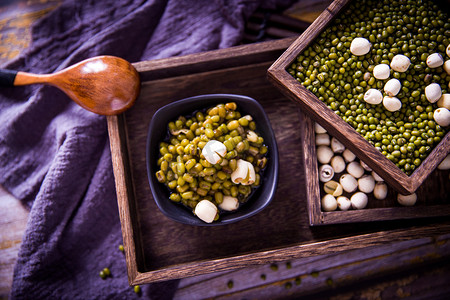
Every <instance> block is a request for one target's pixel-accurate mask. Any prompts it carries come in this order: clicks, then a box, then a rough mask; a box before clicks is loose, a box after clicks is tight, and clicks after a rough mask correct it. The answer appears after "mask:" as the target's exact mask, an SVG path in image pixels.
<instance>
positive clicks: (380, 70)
mask: <svg viewBox="0 0 450 300" xmlns="http://www.w3.org/2000/svg"><path fill="white" fill-rule="evenodd" d="M390 74H391V69H390V68H389V66H388V65H387V64H379V65H376V66H375V67H374V68H373V77H375V78H376V79H381V80H383V79H388V78H389V75H390Z"/></svg>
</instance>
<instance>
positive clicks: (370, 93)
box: [364, 89, 383, 105]
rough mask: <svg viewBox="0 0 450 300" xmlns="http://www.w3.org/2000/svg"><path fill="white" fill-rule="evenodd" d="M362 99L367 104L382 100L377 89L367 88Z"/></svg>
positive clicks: (381, 95) (377, 102) (378, 102)
mask: <svg viewBox="0 0 450 300" xmlns="http://www.w3.org/2000/svg"><path fill="white" fill-rule="evenodd" d="M364 101H366V102H367V103H369V104H374V105H376V104H380V103H381V101H383V94H381V92H380V91H379V90H377V89H368V90H367V92H365V93H364Z"/></svg>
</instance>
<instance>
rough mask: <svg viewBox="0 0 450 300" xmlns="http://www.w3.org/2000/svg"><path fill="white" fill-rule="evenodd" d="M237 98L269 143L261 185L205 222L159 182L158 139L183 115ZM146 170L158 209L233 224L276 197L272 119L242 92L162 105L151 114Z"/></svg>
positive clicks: (189, 219) (191, 219)
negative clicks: (229, 209) (234, 206)
mask: <svg viewBox="0 0 450 300" xmlns="http://www.w3.org/2000/svg"><path fill="white" fill-rule="evenodd" d="M226 102H236V104H237V106H238V111H240V112H241V113H242V115H246V114H250V115H251V116H252V117H253V119H254V120H255V122H256V126H257V128H256V131H257V132H258V133H259V134H260V135H261V136H262V137H263V138H264V143H265V144H266V145H267V147H268V150H269V151H268V156H267V157H268V162H267V166H266V168H265V170H264V174H263V176H262V178H261V185H260V186H259V187H258V188H257V189H256V190H255V192H254V193H253V194H252V195H251V196H250V198H249V199H248V200H247V202H246V203H245V204H243V205H241V206H240V207H239V209H238V210H237V211H234V212H229V213H228V212H227V213H224V214H221V216H220V218H219V220H218V221H215V222H212V223H205V222H203V221H202V220H200V219H199V218H197V217H196V216H195V215H194V214H193V212H192V210H191V209H189V208H187V207H184V206H183V205H182V204H180V203H174V202H172V201H171V200H169V195H170V193H169V190H168V188H167V187H166V186H165V185H164V184H162V183H160V182H158V180H157V179H156V176H155V173H156V172H157V171H158V166H157V160H158V158H159V143H160V142H162V141H163V140H164V139H165V138H166V137H167V135H168V132H167V124H168V123H169V122H170V121H173V120H175V119H177V118H178V117H179V116H180V115H183V116H186V115H191V114H192V113H193V112H195V111H198V110H204V109H206V108H209V107H212V106H214V105H216V104H219V103H226ZM146 156H147V174H148V180H149V183H150V188H151V191H152V194H153V199H154V200H155V202H156V204H157V205H158V207H159V209H160V210H161V211H162V212H163V213H164V215H166V216H167V217H169V218H170V219H172V220H175V221H177V222H180V223H183V224H189V225H198V226H218V225H224V224H230V223H233V222H237V221H240V220H243V219H246V218H248V217H250V216H253V215H255V214H257V213H258V212H260V211H261V210H262V209H264V208H265V207H266V206H267V205H268V204H269V203H270V201H271V200H272V199H273V197H274V194H275V189H276V185H277V181H278V149H277V144H276V140H275V135H274V133H273V130H272V127H271V125H270V122H269V119H268V117H267V115H266V113H265V112H264V110H263V108H262V106H261V105H260V104H259V103H258V102H257V101H256V100H254V99H252V98H250V97H246V96H241V95H230V94H211V95H200V96H195V97H190V98H186V99H183V100H179V101H176V102H172V103H170V104H168V105H166V106H164V107H162V108H160V109H159V110H158V111H157V112H156V113H155V114H154V115H153V117H152V120H151V122H150V126H149V130H148V135H147V155H146Z"/></svg>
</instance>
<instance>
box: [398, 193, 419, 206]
mask: <svg viewBox="0 0 450 300" xmlns="http://www.w3.org/2000/svg"><path fill="white" fill-rule="evenodd" d="M397 202H398V203H399V204H400V205H403V206H413V205H414V204H416V202H417V195H416V193H412V194H410V195H402V194H398V195H397Z"/></svg>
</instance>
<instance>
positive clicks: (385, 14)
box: [260, 0, 450, 175]
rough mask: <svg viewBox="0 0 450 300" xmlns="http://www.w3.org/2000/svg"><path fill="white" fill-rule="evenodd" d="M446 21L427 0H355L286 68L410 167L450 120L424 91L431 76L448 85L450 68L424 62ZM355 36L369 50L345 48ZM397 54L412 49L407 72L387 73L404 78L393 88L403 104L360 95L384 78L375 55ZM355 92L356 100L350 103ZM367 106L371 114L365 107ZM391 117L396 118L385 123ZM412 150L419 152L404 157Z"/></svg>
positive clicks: (442, 43)
mask: <svg viewBox="0 0 450 300" xmlns="http://www.w3.org/2000/svg"><path fill="white" fill-rule="evenodd" d="M355 11H358V13H357V14H355V13H354V12H355ZM449 29H450V22H449V19H448V16H447V15H446V13H445V12H444V11H442V10H440V9H439V7H438V6H437V5H436V4H435V3H433V1H430V0H425V1H415V0H406V1H402V2H400V1H392V0H380V1H378V0H362V1H352V2H351V3H349V5H348V6H347V8H346V9H345V10H343V12H342V13H341V14H340V15H338V16H337V18H336V19H335V20H334V21H333V22H332V23H331V24H330V25H329V26H328V27H327V28H325V29H324V30H323V32H322V33H321V34H319V36H318V37H317V38H316V40H314V41H313V42H312V43H311V44H310V46H308V47H307V48H306V49H305V50H304V51H303V52H302V53H300V54H299V55H298V57H297V59H296V60H295V61H294V62H293V63H292V65H291V66H289V67H288V69H287V71H288V72H289V73H290V74H291V75H292V76H294V77H295V78H296V79H297V80H298V81H299V82H300V83H301V84H302V85H303V86H304V87H305V88H307V89H308V90H310V91H311V92H313V93H314V94H315V95H316V96H317V97H318V98H319V100H321V101H323V102H325V103H326V104H327V106H328V107H329V108H330V109H331V110H333V111H334V112H335V113H336V114H337V115H339V116H341V117H342V118H343V119H344V121H346V122H347V123H348V124H350V125H351V126H352V127H353V128H354V129H355V130H356V131H357V132H359V133H360V134H362V135H363V136H364V138H366V140H368V141H369V143H371V144H372V145H374V146H375V147H377V149H379V150H380V151H382V153H383V154H384V155H386V156H387V157H388V158H389V159H391V160H392V161H394V162H395V163H396V164H397V166H399V167H400V168H401V169H402V170H403V171H404V172H405V173H406V174H407V175H410V174H411V173H412V172H413V171H414V170H415V169H416V168H417V167H418V166H419V164H420V163H421V162H422V161H423V160H424V158H425V157H426V156H427V155H428V154H429V153H430V152H431V151H432V150H433V148H434V147H435V146H436V145H437V144H438V143H439V142H440V141H441V139H442V137H443V136H445V135H446V134H447V132H448V128H442V127H440V126H436V124H434V120H433V111H434V110H435V109H436V108H437V104H435V103H434V104H432V103H430V102H428V100H427V99H426V97H425V94H424V91H425V87H426V86H427V85H428V84H430V83H432V82H435V83H438V84H439V85H440V86H441V89H442V93H443V94H444V93H448V92H449V86H448V82H449V81H450V75H448V74H447V73H446V72H445V71H444V70H443V68H442V67H439V68H434V69H432V68H429V67H428V66H427V64H426V60H427V57H428V56H429V55H430V54H432V53H436V52H437V53H440V54H441V55H442V56H443V57H446V52H445V50H446V47H447V45H449V43H450V30H449ZM355 37H364V38H366V39H368V40H369V41H370V43H371V44H372V46H371V49H370V51H369V53H368V54H366V55H363V56H355V55H353V54H352V53H351V52H350V49H349V48H350V43H351V41H352V40H353V39H354V38H355ZM338 48H339V49H338ZM320 54H322V57H321V56H320ZM396 54H403V55H405V56H407V57H409V59H410V61H411V66H410V67H409V68H408V70H407V71H406V72H396V71H393V70H391V73H390V78H397V79H398V80H400V82H401V84H402V87H401V90H400V92H399V93H398V95H397V96H396V97H397V98H398V99H400V100H401V102H402V108H401V109H400V110H399V111H397V112H393V113H392V112H389V111H387V110H385V109H384V107H383V106H382V105H372V104H368V103H365V102H364V100H363V95H364V93H365V92H366V91H367V90H368V89H370V88H375V89H379V90H381V91H382V90H383V87H384V84H385V82H386V81H387V80H379V79H376V78H375V77H374V76H373V69H374V67H375V66H376V65H377V64H380V63H386V64H390V61H391V60H392V58H393V57H394V55H396ZM318 72H320V73H318ZM315 74H320V76H318V75H315ZM324 95H327V97H324ZM349 100H350V101H349ZM352 100H358V101H360V103H358V104H356V103H354V102H353V103H351V101H352ZM371 111H372V112H373V113H372V117H370V116H369V115H368V114H369V112H371ZM375 114H377V115H375ZM375 120H376V121H375ZM389 120H390V121H393V124H389V125H388V124H387V123H388V122H387V121H389ZM430 121H433V123H431V124H430V123H429V122H430ZM375 122H376V123H375ZM400 123H403V124H401V125H399V124H400ZM421 130H424V131H421ZM397 134H401V135H402V138H403V139H405V141H402V143H403V144H407V143H408V146H405V147H403V148H402V150H403V151H400V150H399V149H400V147H401V145H397V144H396V143H398V137H396V138H394V136H395V135H397ZM389 135H391V136H389ZM380 141H381V144H380ZM410 144H411V145H414V147H411V146H409V145H410ZM396 146H397V147H396ZM425 146H426V148H420V147H425ZM420 149H422V151H420ZM261 150H262V148H261V149H260V153H261ZM416 152H417V153H416ZM411 157H417V158H418V159H414V160H412V161H409V162H408V161H407V159H410V158H411ZM419 157H420V158H419ZM400 162H401V163H400Z"/></svg>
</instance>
